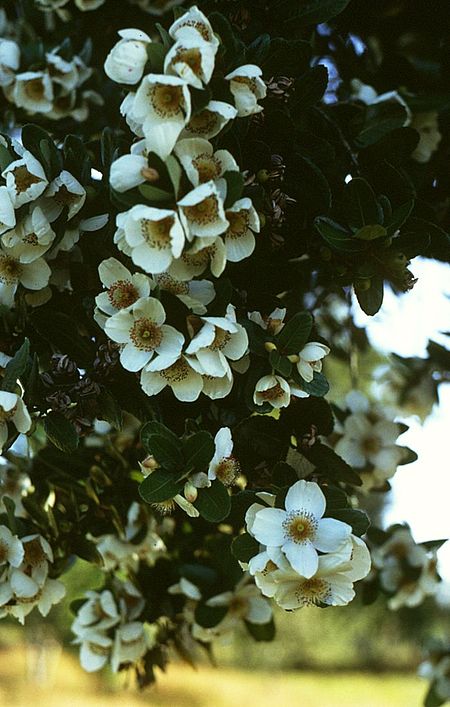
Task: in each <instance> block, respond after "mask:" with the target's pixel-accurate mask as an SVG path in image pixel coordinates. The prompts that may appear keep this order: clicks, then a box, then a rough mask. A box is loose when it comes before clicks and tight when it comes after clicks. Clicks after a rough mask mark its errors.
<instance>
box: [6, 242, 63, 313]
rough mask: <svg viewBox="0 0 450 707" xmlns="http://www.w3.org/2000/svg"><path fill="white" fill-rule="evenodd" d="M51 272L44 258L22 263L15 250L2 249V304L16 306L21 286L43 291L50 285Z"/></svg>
mask: <svg viewBox="0 0 450 707" xmlns="http://www.w3.org/2000/svg"><path fill="white" fill-rule="evenodd" d="M50 274H51V270H50V268H49V266H48V265H47V263H46V262H45V260H44V259H43V258H36V259H35V260H33V261H32V262H29V263H21V262H20V254H19V253H17V254H16V252H15V248H0V304H4V305H5V306H6V307H13V306H14V295H15V293H16V290H17V288H18V286H19V284H21V285H23V286H24V287H26V288H27V289H29V290H42V289H43V288H44V287H46V285H47V284H48V281H49V278H50Z"/></svg>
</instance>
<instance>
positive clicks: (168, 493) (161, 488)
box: [139, 469, 183, 503]
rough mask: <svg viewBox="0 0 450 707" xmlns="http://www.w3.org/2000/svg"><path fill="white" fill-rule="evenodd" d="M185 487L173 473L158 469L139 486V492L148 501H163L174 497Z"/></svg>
mask: <svg viewBox="0 0 450 707" xmlns="http://www.w3.org/2000/svg"><path fill="white" fill-rule="evenodd" d="M182 488H183V482H182V481H181V482H180V481H177V480H176V479H175V477H174V475H173V474H171V473H170V472H169V471H166V470H165V469H156V471H153V472H152V473H151V474H149V476H147V477H146V478H145V479H144V480H143V482H142V483H141V485H140V486H139V494H140V496H141V498H143V500H144V501H145V502H146V503H161V502H162V501H167V500H169V499H170V498H173V497H174V496H176V495H177V494H178V493H180V490H181V489H182Z"/></svg>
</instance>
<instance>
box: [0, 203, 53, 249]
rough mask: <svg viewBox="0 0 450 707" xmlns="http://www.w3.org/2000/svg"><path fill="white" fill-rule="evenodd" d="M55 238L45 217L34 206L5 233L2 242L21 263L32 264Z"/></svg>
mask: <svg viewBox="0 0 450 707" xmlns="http://www.w3.org/2000/svg"><path fill="white" fill-rule="evenodd" d="M55 237H56V234H55V232H54V230H53V229H52V227H51V226H50V223H49V222H48V219H47V217H46V216H45V215H44V213H43V211H42V209H40V208H39V206H36V207H35V208H34V209H33V211H32V212H31V213H30V214H29V215H28V216H26V217H25V218H24V220H23V221H21V222H20V223H19V224H18V225H17V226H16V227H15V228H14V229H13V230H11V231H9V232H8V233H5V234H4V236H3V239H2V240H3V243H4V244H5V245H6V246H7V247H8V248H12V249H13V252H14V255H15V257H18V259H19V261H20V262H21V263H32V262H33V260H36V258H40V257H41V256H42V255H44V253H46V252H47V251H48V250H49V249H50V248H51V246H52V243H53V241H54V239H55Z"/></svg>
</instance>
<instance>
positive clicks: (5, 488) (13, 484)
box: [0, 462, 31, 518]
mask: <svg viewBox="0 0 450 707" xmlns="http://www.w3.org/2000/svg"><path fill="white" fill-rule="evenodd" d="M30 486H31V479H30V477H29V476H28V474H25V473H24V472H22V471H21V470H20V469H19V467H18V466H16V465H15V464H10V463H9V462H6V463H4V462H3V463H1V464H0V513H6V508H5V505H4V502H3V501H4V499H5V498H6V497H9V498H11V499H12V500H13V501H14V503H15V505H16V508H15V511H14V512H15V515H16V516H17V517H19V518H25V517H26V515H27V513H26V511H25V508H24V507H23V504H22V499H23V498H24V496H26V495H27V493H28V491H29V489H30Z"/></svg>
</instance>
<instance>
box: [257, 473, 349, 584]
mask: <svg viewBox="0 0 450 707" xmlns="http://www.w3.org/2000/svg"><path fill="white" fill-rule="evenodd" d="M285 508H286V510H282V509H280V508H263V509H262V510H260V511H258V512H257V513H256V516H255V520H254V522H253V525H252V533H253V535H254V536H255V538H256V539H257V540H258V541H259V542H260V543H262V544H263V545H266V546H267V547H281V550H282V551H283V553H284V554H285V555H286V557H287V559H288V560H289V562H290V564H291V565H292V567H293V569H294V570H295V571H296V572H298V574H301V575H302V576H303V577H306V578H307V579H308V578H310V577H312V576H313V575H314V574H315V573H316V572H317V569H318V566H319V557H318V554H317V551H318V550H319V551H320V552H325V553H329V552H334V551H336V550H337V549H338V548H339V547H340V546H341V545H342V544H343V543H344V542H345V541H346V540H348V538H349V537H350V533H351V527H350V526H349V525H347V523H343V522H342V521H340V520H335V519H334V518H322V516H323V514H324V513H325V508H326V501H325V496H324V495H323V493H322V491H321V489H320V487H319V486H318V485H317V484H316V483H314V482H312V481H303V480H300V481H297V482H296V483H295V484H294V485H293V486H291V488H290V489H289V491H288V492H287V495H286V500H285Z"/></svg>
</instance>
